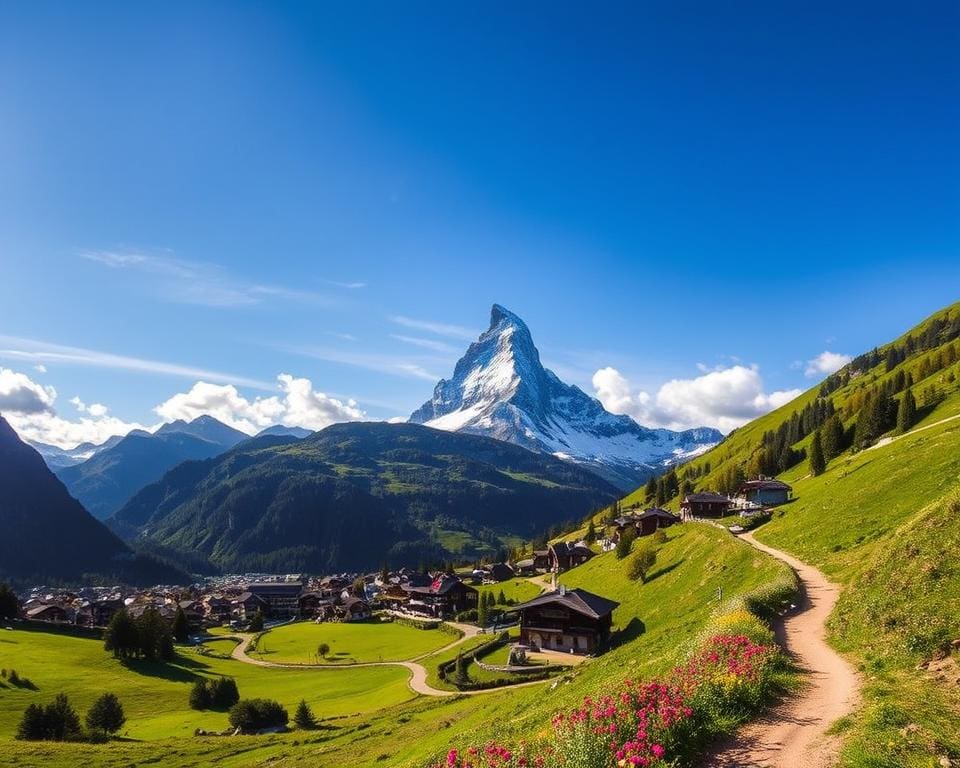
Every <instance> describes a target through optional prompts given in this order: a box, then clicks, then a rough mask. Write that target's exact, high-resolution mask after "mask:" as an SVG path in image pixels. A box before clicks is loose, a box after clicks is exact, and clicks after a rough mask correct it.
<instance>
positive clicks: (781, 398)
mask: <svg viewBox="0 0 960 768" xmlns="http://www.w3.org/2000/svg"><path fill="white" fill-rule="evenodd" d="M593 387H594V390H595V392H596V395H597V398H598V399H599V400H600V402H601V403H603V405H604V407H605V408H606V409H607V410H609V411H611V412H612V413H623V414H627V415H628V416H631V417H633V418H634V419H635V420H636V421H637V422H639V423H641V424H644V425H645V426H656V427H669V428H670V429H688V428H690V427H699V426H707V427H716V428H717V429H719V430H720V431H721V432H729V431H730V430H731V429H734V428H736V427H739V426H741V425H743V424H745V423H746V422H748V421H750V420H751V419H755V418H756V417H757V416H762V415H763V414H764V413H767V412H768V411H771V410H773V409H774V408H779V407H780V406H781V405H784V404H785V403H788V402H790V401H791V400H793V399H794V398H795V397H797V396H798V395H799V394H800V393H801V391H800V390H799V389H790V390H780V391H775V392H769V393H767V392H764V387H763V379H762V378H761V377H760V372H759V370H758V368H757V367H756V366H750V367H747V366H743V365H734V366H731V367H730V368H723V369H719V370H713V371H710V372H708V373H705V374H704V375H702V376H698V377H696V378H693V379H673V380H671V381H668V382H666V383H665V384H663V385H662V386H661V387H660V389H659V390H658V391H657V393H656V394H655V395H651V394H650V393H648V392H644V391H640V390H634V389H633V388H632V387H631V386H630V382H629V381H628V380H627V379H626V378H625V377H624V376H623V375H622V374H621V373H620V372H619V371H618V370H617V369H616V368H611V367H607V368H601V369H600V370H598V371H597V372H596V373H595V374H594V375H593Z"/></svg>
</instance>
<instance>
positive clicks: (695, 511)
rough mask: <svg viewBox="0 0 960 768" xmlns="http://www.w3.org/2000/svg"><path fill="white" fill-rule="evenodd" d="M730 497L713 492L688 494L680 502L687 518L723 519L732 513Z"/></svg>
mask: <svg viewBox="0 0 960 768" xmlns="http://www.w3.org/2000/svg"><path fill="white" fill-rule="evenodd" d="M730 505H731V501H730V499H729V497H727V496H724V495H723V494H721V493H714V492H713V491H700V492H698V493H688V494H687V495H686V496H684V497H683V501H681V502H680V509H681V511H682V512H683V515H684V516H685V517H723V516H724V515H726V514H727V512H729V511H730Z"/></svg>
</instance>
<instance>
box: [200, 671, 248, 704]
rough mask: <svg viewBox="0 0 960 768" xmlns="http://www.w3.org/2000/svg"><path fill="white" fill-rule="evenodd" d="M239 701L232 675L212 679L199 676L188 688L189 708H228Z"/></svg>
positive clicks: (238, 693)
mask: <svg viewBox="0 0 960 768" xmlns="http://www.w3.org/2000/svg"><path fill="white" fill-rule="evenodd" d="M238 701H240V691H239V690H238V689H237V681H236V680H234V679H233V678H232V677H220V678H214V679H213V680H207V679H206V678H203V677H201V678H199V679H198V680H195V681H194V683H193V686H192V687H191V688H190V708H191V709H230V707H232V706H233V705H234V704H236V703H237V702H238Z"/></svg>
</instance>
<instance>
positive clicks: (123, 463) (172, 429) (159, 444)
mask: <svg viewBox="0 0 960 768" xmlns="http://www.w3.org/2000/svg"><path fill="white" fill-rule="evenodd" d="M247 439H248V436H247V435H245V434H244V433H243V432H240V431H238V430H236V429H232V428H231V427H228V426H227V425H226V424H222V423H221V422H219V421H217V420H216V419H214V418H213V417H211V416H201V417H199V418H197V419H194V420H193V421H191V422H186V421H175V422H173V423H171V424H164V425H163V426H162V427H160V429H158V430H157V431H156V432H153V433H150V432H145V431H143V430H134V431H133V432H131V433H130V434H128V435H126V436H125V437H123V438H121V439H120V440H118V441H116V442H115V443H114V444H113V445H112V446H110V447H107V448H104V449H101V450H98V451H96V452H95V453H94V454H93V456H91V457H90V458H89V459H87V460H86V461H84V462H83V463H81V464H74V465H72V466H69V467H62V468H60V469H57V470H56V475H57V477H59V478H60V479H61V480H62V481H63V482H64V484H65V485H66V486H67V489H68V490H69V491H70V493H71V494H72V495H73V496H74V497H75V498H77V499H79V500H80V502H81V503H82V504H83V506H84V507H86V508H87V510H88V511H89V512H90V514H92V515H93V516H94V517H96V518H99V519H101V520H102V519H105V518H107V517H109V516H110V515H112V514H113V513H114V512H116V511H117V510H118V509H120V507H121V506H122V505H123V503H124V502H125V501H127V499H129V498H130V497H131V496H133V494H135V493H136V492H137V491H139V490H140V489H141V488H143V486H145V485H147V483H152V482H153V481H154V480H158V479H159V478H161V477H162V476H163V473H164V472H166V471H167V470H169V469H172V468H173V467H175V466H176V465H177V464H179V463H180V462H182V461H187V460H189V459H207V458H210V457H211V456H217V455H219V454H221V453H223V452H224V451H226V450H227V449H229V448H232V447H233V446H235V445H236V444H237V443H239V442H242V441H243V440H247Z"/></svg>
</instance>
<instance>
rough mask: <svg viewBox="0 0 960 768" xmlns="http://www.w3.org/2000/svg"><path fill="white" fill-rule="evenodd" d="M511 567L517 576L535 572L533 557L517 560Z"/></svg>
mask: <svg viewBox="0 0 960 768" xmlns="http://www.w3.org/2000/svg"><path fill="white" fill-rule="evenodd" d="M513 567H514V568H515V569H516V574H517V576H532V575H533V574H534V573H536V568H534V567H533V558H532V557H530V558H527V559H526V560H517V562H515V563H514V564H513Z"/></svg>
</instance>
